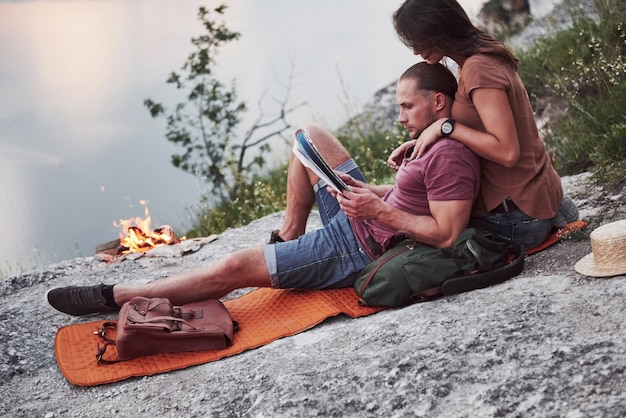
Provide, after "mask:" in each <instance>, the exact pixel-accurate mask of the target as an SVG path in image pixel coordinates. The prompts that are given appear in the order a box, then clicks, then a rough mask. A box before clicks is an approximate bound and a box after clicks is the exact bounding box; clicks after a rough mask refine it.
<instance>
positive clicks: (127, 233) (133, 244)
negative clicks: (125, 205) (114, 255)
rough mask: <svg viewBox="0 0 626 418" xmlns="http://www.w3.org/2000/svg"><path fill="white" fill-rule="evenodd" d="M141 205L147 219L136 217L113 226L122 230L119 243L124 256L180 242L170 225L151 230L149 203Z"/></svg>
mask: <svg viewBox="0 0 626 418" xmlns="http://www.w3.org/2000/svg"><path fill="white" fill-rule="evenodd" d="M139 203H141V204H142V205H143V207H144V215H145V218H140V217H135V218H130V219H125V220H120V221H119V222H116V221H113V225H115V226H116V227H118V228H120V239H119V241H120V247H121V249H122V251H121V253H122V254H126V253H143V252H146V251H149V250H151V249H153V248H155V247H158V246H161V245H170V244H177V243H178V242H180V241H179V240H178V238H176V234H174V231H173V230H172V228H171V227H170V226H169V225H163V226H160V227H158V228H155V229H151V227H150V223H151V222H152V219H151V218H150V211H148V202H147V201H145V200H140V201H139ZM182 239H185V238H182Z"/></svg>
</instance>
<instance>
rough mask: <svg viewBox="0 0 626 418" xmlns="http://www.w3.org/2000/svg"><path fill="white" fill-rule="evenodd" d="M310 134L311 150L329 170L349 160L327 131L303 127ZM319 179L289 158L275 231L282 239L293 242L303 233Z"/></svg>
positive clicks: (341, 146)
mask: <svg viewBox="0 0 626 418" xmlns="http://www.w3.org/2000/svg"><path fill="white" fill-rule="evenodd" d="M305 128H306V129H307V130H308V131H309V133H310V134H311V139H312V140H313V143H314V144H315V147H316V148H317V149H318V150H319V152H320V153H321V154H322V155H323V156H324V159H325V160H326V161H327V162H328V164H329V165H330V166H331V167H337V166H339V165H340V164H341V163H343V162H345V161H346V160H348V159H350V154H348V151H347V150H346V149H345V148H344V147H343V145H341V143H340V142H339V140H338V139H337V138H335V137H334V136H333V135H332V134H331V133H330V132H328V131H326V130H325V129H323V128H321V127H319V126H317V125H308V126H306V127H305ZM319 180H320V178H319V177H318V176H317V175H316V174H315V173H313V172H312V171H310V170H309V169H307V168H306V167H304V166H303V165H302V163H301V162H300V160H298V158H297V157H296V156H294V155H293V153H292V155H291V159H290V161H289V174H288V176H287V208H286V211H285V218H284V220H283V224H282V226H281V228H280V230H279V235H280V237H281V238H282V239H284V240H291V239H296V238H298V237H299V236H300V235H303V234H304V233H305V231H306V223H307V220H308V219H309V214H310V212H311V209H312V208H313V205H314V204H315V193H314V192H313V186H314V185H315V184H316V183H317V182H318V181H319Z"/></svg>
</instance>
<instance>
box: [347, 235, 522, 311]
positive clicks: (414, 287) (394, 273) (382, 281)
mask: <svg viewBox="0 0 626 418" xmlns="http://www.w3.org/2000/svg"><path fill="white" fill-rule="evenodd" d="M524 255H525V254H524V248H523V246H520V245H517V246H515V247H514V248H508V247H507V246H506V244H504V243H503V242H500V241H498V240H497V239H496V238H495V237H493V235H492V234H491V233H489V232H487V231H484V230H479V229H475V228H468V229H466V230H464V231H463V232H461V234H460V235H459V237H458V238H457V240H456V242H455V244H454V247H452V248H434V247H431V246H429V245H425V244H421V243H419V242H416V241H415V240H410V239H405V240H403V241H401V242H400V243H399V244H397V245H396V246H394V247H393V248H391V249H390V250H388V251H387V252H385V253H384V254H383V255H382V256H381V257H380V258H378V259H377V260H376V261H374V262H372V263H371V264H369V265H368V266H367V267H365V268H364V269H363V270H362V271H361V272H360V273H359V274H357V277H356V281H355V283H354V288H355V289H356V291H357V293H358V294H359V296H360V298H361V300H360V303H361V304H362V305H367V306H392V307H396V306H404V305H409V304H411V303H415V302H423V301H426V300H430V299H433V298H435V297H438V296H442V295H453V294H456V293H461V292H467V291H468V290H473V289H480V288H484V287H487V286H491V285H494V284H497V283H502V282H504V281H506V280H508V279H509V278H511V277H513V276H516V275H518V274H519V273H520V272H521V271H522V270H523V268H524Z"/></svg>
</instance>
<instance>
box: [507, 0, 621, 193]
mask: <svg viewBox="0 0 626 418" xmlns="http://www.w3.org/2000/svg"><path fill="white" fill-rule="evenodd" d="M596 8H597V10H598V15H599V18H600V21H599V22H598V21H595V20H594V19H592V18H591V17H589V16H587V15H586V14H584V13H583V12H582V11H580V12H579V13H578V14H576V17H575V19H574V22H573V25H572V27H571V28H570V29H567V30H563V31H560V32H557V33H554V34H552V35H550V36H548V37H546V38H543V39H541V40H540V41H538V42H537V44H536V46H535V47H534V48H532V49H530V50H528V51H522V52H520V53H519V55H520V57H521V59H522V62H523V65H522V66H521V67H520V76H521V77H522V79H523V80H524V82H525V84H526V86H527V89H528V92H529V95H530V97H531V99H532V100H533V104H534V106H535V108H536V109H537V110H540V111H543V110H549V111H551V112H552V113H553V114H556V117H551V118H550V120H549V123H548V128H549V132H548V134H547V135H546V143H547V145H548V148H549V151H550V152H551V154H552V155H553V156H554V158H555V167H556V168H557V170H559V172H560V173H561V174H564V175H565V174H576V173H580V172H582V171H586V170H590V171H591V172H592V173H593V174H594V180H596V181H597V182H599V183H602V184H606V185H608V186H611V187H614V186H616V185H617V184H618V183H619V182H620V180H622V179H624V178H625V176H626V169H625V167H626V129H625V125H626V112H624V111H623V109H625V108H626V58H625V57H626V24H625V23H624V22H625V20H626V19H625V17H626V2H624V0H598V1H596Z"/></svg>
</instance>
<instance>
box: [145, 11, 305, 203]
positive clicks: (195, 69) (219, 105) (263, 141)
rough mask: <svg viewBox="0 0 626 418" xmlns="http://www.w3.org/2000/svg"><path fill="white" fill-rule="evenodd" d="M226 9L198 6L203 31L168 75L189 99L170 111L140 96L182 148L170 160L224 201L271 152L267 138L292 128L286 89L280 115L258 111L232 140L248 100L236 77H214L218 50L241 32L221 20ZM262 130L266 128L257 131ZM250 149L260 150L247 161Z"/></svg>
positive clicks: (235, 193)
mask: <svg viewBox="0 0 626 418" xmlns="http://www.w3.org/2000/svg"><path fill="white" fill-rule="evenodd" d="M226 8H227V6H226V5H225V4H222V5H220V6H218V7H216V8H215V9H213V10H212V11H209V10H208V9H207V8H206V7H204V6H201V7H199V9H198V19H199V20H200V21H201V22H202V25H203V27H204V29H205V32H204V33H203V34H202V35H200V36H198V37H196V38H192V39H191V42H192V44H193V45H194V47H195V50H194V51H193V52H192V53H191V54H190V55H189V56H188V58H187V60H186V61H185V63H184V65H183V67H182V69H181V72H180V73H178V72H172V73H171V75H170V76H169V78H168V79H167V83H168V84H173V85H174V86H175V87H176V89H178V90H183V91H186V92H187V93H186V99H187V101H186V102H181V103H178V104H177V105H176V106H175V108H174V110H173V111H171V112H168V110H167V109H166V108H165V106H163V104H161V103H157V102H155V101H153V100H152V99H149V98H148V99H145V100H144V105H145V106H146V107H147V108H148V110H149V111H150V114H151V115H152V117H155V118H156V117H161V116H164V117H165V118H166V120H167V127H166V134H165V136H166V138H167V140H168V141H171V142H173V143H174V144H176V145H178V146H180V147H182V148H183V151H182V152H181V153H179V154H175V155H172V160H171V161H172V164H173V165H174V166H175V167H177V168H180V169H181V170H183V171H186V172H188V173H191V174H193V175H195V176H198V177H200V178H202V179H205V180H207V182H208V183H209V184H210V185H211V192H212V193H213V194H214V195H215V196H217V197H219V198H220V199H221V200H222V201H223V200H224V199H226V198H229V199H234V198H236V197H237V194H238V190H239V188H240V187H245V183H246V181H247V180H248V177H249V175H250V174H251V173H253V172H254V170H255V169H259V168H261V167H263V165H264V164H265V159H264V157H263V155H264V154H266V153H268V152H269V151H270V145H269V140H270V139H271V138H272V137H275V136H277V135H282V133H283V132H284V131H285V130H287V129H289V128H290V127H291V125H290V124H289V123H288V122H287V120H286V116H287V114H289V113H290V112H291V111H293V110H294V109H295V107H294V108H292V109H287V103H288V97H289V89H287V94H286V97H285V99H284V100H283V101H282V102H281V109H280V111H279V115H278V116H276V117H274V118H270V119H268V120H264V118H263V117H262V116H260V117H259V118H258V119H257V120H256V121H255V123H254V124H253V126H252V127H251V128H250V129H248V130H247V132H246V134H245V135H244V138H243V139H242V140H241V141H239V142H237V141H236V133H235V132H236V131H235V128H236V127H237V126H238V125H239V123H240V122H241V116H242V114H243V113H244V112H245V111H246V110H247V106H246V103H245V102H243V101H239V100H238V98H237V93H236V88H235V83H234V81H233V82H232V83H231V85H230V86H226V85H225V84H223V83H222V82H221V81H219V80H218V79H216V78H215V76H214V69H215V67H216V65H217V61H216V57H217V55H218V51H219V49H220V48H221V47H222V46H223V45H225V44H227V43H228V42H231V41H235V40H237V39H239V38H240V36H241V34H240V33H238V32H233V31H231V30H229V29H228V28H227V27H226V25H225V23H224V22H223V20H222V18H221V17H222V16H223V15H224V12H225V10H226ZM268 128H269V133H267V132H268V130H267V129H268ZM261 129H264V132H266V133H264V134H263V135H261V136H258V133H259V130H261ZM253 149H254V150H257V151H258V154H257V155H255V156H254V158H252V159H251V160H250V161H248V159H249V158H247V157H248V156H247V155H246V154H247V153H248V152H249V151H250V150H253Z"/></svg>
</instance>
